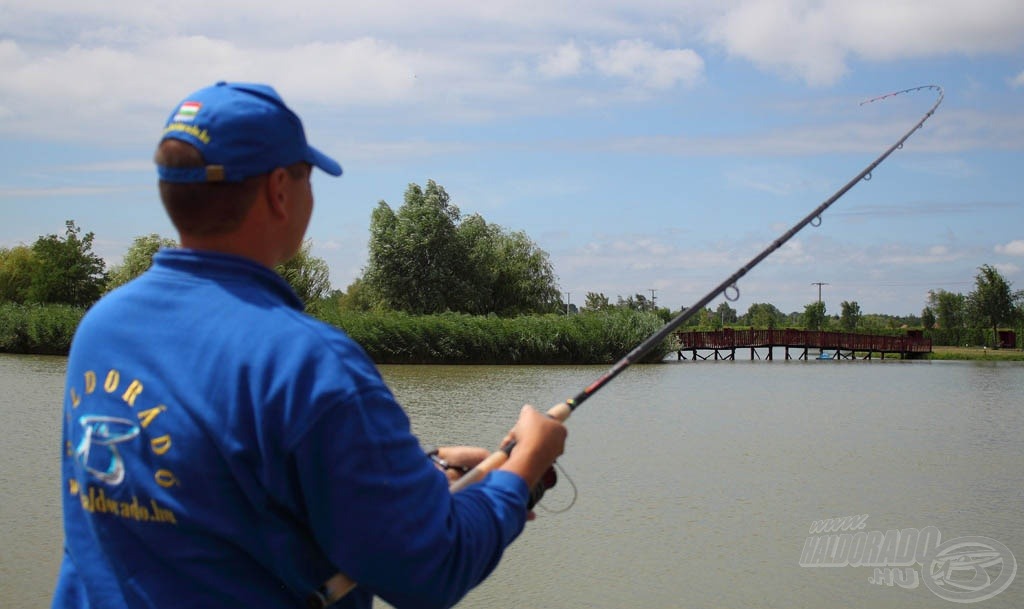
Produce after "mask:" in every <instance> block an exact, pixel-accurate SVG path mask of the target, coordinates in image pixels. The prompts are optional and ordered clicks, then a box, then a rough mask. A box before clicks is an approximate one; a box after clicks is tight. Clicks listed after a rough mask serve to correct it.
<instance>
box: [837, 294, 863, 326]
mask: <svg viewBox="0 0 1024 609" xmlns="http://www.w3.org/2000/svg"><path fill="white" fill-rule="evenodd" d="M840 306H841V307H842V313H841V314H840V316H839V327H840V328H842V329H843V330H845V331H847V332H853V331H854V330H856V329H857V324H858V323H859V322H860V318H861V312H860V305H859V304H857V301H856V300H854V301H852V302H848V301H846V300H844V301H843V302H842V303H841V304H840Z"/></svg>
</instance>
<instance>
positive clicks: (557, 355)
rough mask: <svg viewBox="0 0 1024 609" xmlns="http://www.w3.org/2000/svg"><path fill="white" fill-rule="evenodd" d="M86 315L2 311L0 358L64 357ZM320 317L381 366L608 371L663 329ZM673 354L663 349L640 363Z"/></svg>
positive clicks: (643, 317)
mask: <svg viewBox="0 0 1024 609" xmlns="http://www.w3.org/2000/svg"><path fill="white" fill-rule="evenodd" d="M84 314H85V309H84V308H80V307H72V306H69V305H21V304H13V303H4V304H0V352H7V353H44V354H55V355H66V354H67V353H68V351H69V349H70V347H71V339H72V337H73V336H74V333H75V328H76V327H77V326H78V323H79V322H80V321H81V319H82V315H84ZM318 317H320V318H321V319H322V320H324V321H325V322H327V323H329V324H332V325H335V326H337V327H339V328H341V329H343V330H344V331H345V332H346V333H348V335H349V336H351V337H352V338H353V339H354V340H355V341H356V342H358V343H359V344H360V345H362V347H363V348H364V349H365V350H366V352H367V353H368V354H369V355H370V357H371V358H372V359H373V360H374V361H375V362H377V363H379V364H610V363H612V362H615V361H617V360H618V359H620V358H621V357H622V356H624V355H625V354H626V353H628V352H629V351H630V350H631V349H633V348H634V347H636V346H637V345H638V344H640V343H641V342H642V341H643V340H644V339H646V338H647V337H648V336H650V335H651V334H653V333H655V332H656V331H657V330H658V329H659V328H661V327H662V325H663V322H662V320H661V319H660V318H658V317H657V316H656V315H654V314H652V313H640V312H637V311H630V310H625V309H615V310H611V311H607V312H600V313H582V314H579V315H570V316H565V315H529V316H522V317H498V316H495V315H489V316H479V315H466V314H460V313H444V314H440V315H408V314H406V313H394V312H386V313H360V312H341V311H338V310H337V309H331V308H329V307H325V308H324V309H323V310H321V311H319V312H318ZM672 350H673V349H672V347H671V345H669V344H668V343H667V342H666V343H665V344H662V345H661V346H660V347H659V348H658V349H655V351H654V352H653V353H652V354H651V355H650V356H649V357H648V358H646V360H647V361H659V360H661V359H662V358H663V357H664V356H665V355H666V354H667V353H669V352H671V351H672Z"/></svg>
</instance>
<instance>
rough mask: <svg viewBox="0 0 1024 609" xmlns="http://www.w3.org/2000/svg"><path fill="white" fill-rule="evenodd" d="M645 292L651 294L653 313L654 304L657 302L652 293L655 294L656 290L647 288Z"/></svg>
mask: <svg viewBox="0 0 1024 609" xmlns="http://www.w3.org/2000/svg"><path fill="white" fill-rule="evenodd" d="M647 291H648V292H650V293H651V310H652V311H653V310H655V309H656V308H657V307H655V306H654V303H655V302H656V301H657V299H656V297H655V296H654V293H655V292H657V290H656V289H654V288H647Z"/></svg>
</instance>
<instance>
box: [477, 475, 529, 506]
mask: <svg viewBox="0 0 1024 609" xmlns="http://www.w3.org/2000/svg"><path fill="white" fill-rule="evenodd" d="M485 483H486V484H487V485H488V486H493V487H496V488H498V489H501V490H504V491H507V492H509V493H513V494H515V495H516V496H518V497H519V498H520V499H522V500H523V505H524V506H525V505H526V504H527V503H529V501H530V489H529V488H528V487H527V486H526V481H525V480H523V479H522V478H520V477H519V476H518V475H517V474H513V473H512V472H506V471H503V470H500V469H498V470H494V471H493V472H491V473H490V474H488V475H487V478H485Z"/></svg>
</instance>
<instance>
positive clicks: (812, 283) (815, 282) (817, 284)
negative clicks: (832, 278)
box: [811, 281, 828, 304]
mask: <svg viewBox="0 0 1024 609" xmlns="http://www.w3.org/2000/svg"><path fill="white" fill-rule="evenodd" d="M811 285H816V286H818V304H821V286H823V285H828V284H827V283H823V282H821V281H813V282H811Z"/></svg>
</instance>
